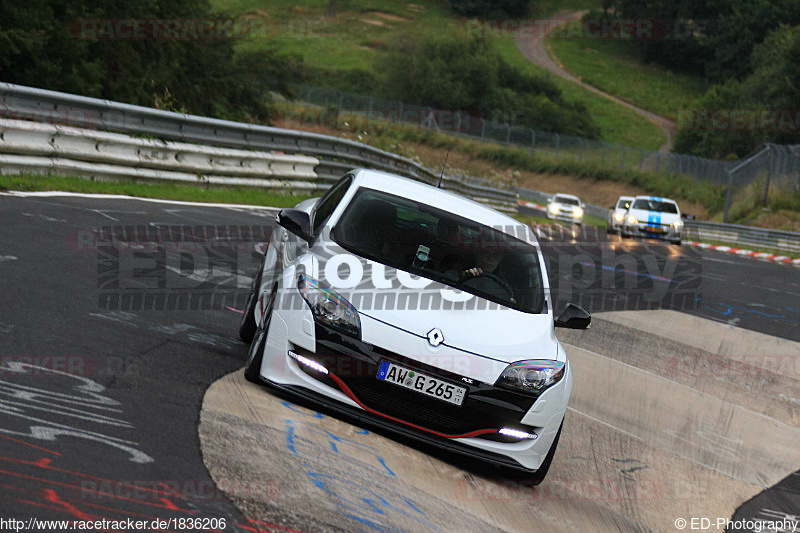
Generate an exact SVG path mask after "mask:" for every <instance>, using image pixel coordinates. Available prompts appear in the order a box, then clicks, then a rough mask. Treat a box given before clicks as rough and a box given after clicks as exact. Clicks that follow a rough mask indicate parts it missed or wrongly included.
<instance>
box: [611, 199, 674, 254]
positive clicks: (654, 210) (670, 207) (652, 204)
mask: <svg viewBox="0 0 800 533" xmlns="http://www.w3.org/2000/svg"><path fill="white" fill-rule="evenodd" d="M682 234H683V220H681V210H680V209H679V208H678V204H677V203H676V202H675V200H670V199H669V198H660V197H658V196H637V197H635V198H634V200H633V203H632V204H631V206H630V208H628V211H627V213H626V214H625V223H624V224H623V226H622V236H623V237H647V238H651V239H662V240H665V241H670V242H672V243H673V244H680V243H681V236H682Z"/></svg>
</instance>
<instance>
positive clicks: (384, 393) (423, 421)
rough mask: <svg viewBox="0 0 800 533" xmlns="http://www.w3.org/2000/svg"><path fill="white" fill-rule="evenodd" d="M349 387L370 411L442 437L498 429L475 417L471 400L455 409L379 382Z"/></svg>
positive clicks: (357, 382)
mask: <svg viewBox="0 0 800 533" xmlns="http://www.w3.org/2000/svg"><path fill="white" fill-rule="evenodd" d="M376 372H377V370H376ZM347 385H348V387H350V389H351V390H352V391H353V394H355V395H356V397H357V398H358V399H359V400H361V402H362V403H363V404H364V405H366V406H367V407H369V408H371V409H374V410H376V411H378V412H380V413H382V414H385V415H388V416H391V417H394V418H398V419H400V420H404V421H406V422H409V423H411V424H415V425H418V426H422V427H424V428H427V429H431V430H433V431H438V432H440V433H445V434H448V435H460V434H463V433H468V432H470V431H475V430H478V429H489V428H494V427H496V425H497V420H496V419H494V420H492V419H491V418H490V417H481V416H479V415H478V416H476V415H477V413H475V412H474V409H470V406H469V404H470V401H469V399H467V400H465V401H464V403H463V404H462V405H460V406H459V405H453V404H449V403H446V402H444V401H442V400H436V399H434V398H429V397H427V396H424V395H423V394H422V393H419V392H415V391H412V390H408V389H404V388H403V387H401V386H399V385H394V384H392V383H387V382H385V381H381V380H379V379H377V378H373V379H372V380H370V379H359V380H352V381H351V382H350V383H347Z"/></svg>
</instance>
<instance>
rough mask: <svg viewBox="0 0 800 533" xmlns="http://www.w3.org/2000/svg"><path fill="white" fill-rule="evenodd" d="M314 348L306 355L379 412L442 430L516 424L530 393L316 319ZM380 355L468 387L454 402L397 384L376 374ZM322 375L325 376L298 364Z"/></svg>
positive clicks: (327, 380) (460, 431) (452, 432)
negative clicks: (474, 378)
mask: <svg viewBox="0 0 800 533" xmlns="http://www.w3.org/2000/svg"><path fill="white" fill-rule="evenodd" d="M316 335H317V351H316V353H315V354H307V357H310V358H312V359H314V360H315V361H317V362H319V363H321V364H323V365H324V366H325V367H326V368H327V369H328V370H329V371H331V373H332V374H334V375H336V377H337V378H339V379H340V380H341V381H342V382H344V383H345V385H347V387H348V388H349V389H350V391H351V392H352V393H353V394H354V395H355V397H356V398H357V399H358V401H359V402H361V403H362V404H363V405H365V406H366V407H368V408H369V409H372V410H374V411H377V412H378V413H380V414H383V415H386V416H390V417H393V418H396V419H398V420H402V421H404V422H407V423H410V424H414V425H416V426H420V427H422V428H425V429H428V430H430V431H435V432H438V433H443V434H446V435H462V434H465V433H470V432H473V431H479V430H483V429H500V428H502V427H506V426H509V425H512V426H513V425H517V424H519V421H520V419H521V418H522V416H524V414H525V413H526V412H527V411H528V409H530V407H531V406H532V405H533V402H534V401H535V399H536V398H535V397H533V396H531V395H528V394H523V393H519V392H516V391H510V390H506V389H500V388H497V387H494V386H493V385H489V384H486V383H477V382H476V383H472V384H467V383H465V382H463V381H462V380H461V376H458V375H456V374H452V373H450V372H447V371H444V370H441V369H439V368H436V367H433V366H430V365H426V364H422V363H419V362H417V361H414V360H412V359H408V358H406V357H404V356H402V355H399V354H396V353H392V352H389V351H387V350H384V349H381V348H379V347H377V346H373V345H371V344H368V343H364V342H362V341H359V340H357V339H353V338H351V337H347V336H346V335H342V334H340V333H338V332H336V331H334V330H331V329H329V328H327V327H324V326H321V325H319V324H317V326H316ZM382 360H386V361H391V362H394V363H397V364H399V365H402V366H404V367H406V368H410V369H414V370H417V371H419V372H422V373H424V374H427V375H429V376H433V377H436V378H438V379H442V380H445V381H447V382H449V383H452V384H454V385H458V386H461V387H464V388H466V389H467V394H466V397H465V399H464V402H463V403H462V404H461V405H460V406H459V405H454V404H451V403H448V402H445V401H442V400H438V399H436V398H432V397H429V396H426V395H424V394H422V393H420V392H416V391H414V390H410V389H406V388H404V387H401V386H399V385H395V384H393V383H389V382H386V381H383V380H379V379H378V378H377V377H376V376H377V374H378V367H379V366H380V362H381V361H382ZM300 366H301V368H303V370H304V371H305V372H306V373H307V374H309V375H311V376H313V377H315V378H317V379H320V380H321V381H324V382H325V383H326V384H328V385H334V382H333V381H332V380H330V378H328V377H327V376H323V375H322V374H319V373H318V372H315V371H313V370H311V369H308V368H307V367H305V365H300Z"/></svg>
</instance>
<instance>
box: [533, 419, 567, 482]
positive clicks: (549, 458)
mask: <svg viewBox="0 0 800 533" xmlns="http://www.w3.org/2000/svg"><path fill="white" fill-rule="evenodd" d="M563 427H564V421H563V420H562V421H561V425H560V426H558V433H556V438H555V440H554V441H553V445H552V446H550V451H549V452H547V455H546V456H545V458H544V461H542V466H540V467H539V470H537V471H536V472H534V473H533V476H532V477H531V483H532V484H533V485H534V486H536V485H539V484H541V482H542V481H544V478H545V476H547V471H548V470H550V464H551V463H552V462H553V456H555V454H556V448H557V447H558V439H559V438H561V428H563Z"/></svg>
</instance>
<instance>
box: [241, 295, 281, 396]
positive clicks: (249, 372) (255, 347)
mask: <svg viewBox="0 0 800 533" xmlns="http://www.w3.org/2000/svg"><path fill="white" fill-rule="evenodd" d="M276 292H277V287H276V288H273V290H272V293H271V294H270V296H269V301H268V302H267V305H266V306H265V307H264V316H263V317H262V318H261V324H260V325H259V326H258V327H257V328H256V329H255V331H254V332H253V342H251V343H250V350H249V351H248V353H247V363H246V364H245V365H244V377H245V379H246V380H247V381H249V382H251V383H256V384H261V362H262V361H263V360H264V349H265V348H266V344H267V333H268V332H269V323H270V320H271V319H272V308H273V307H274V305H275V293H276Z"/></svg>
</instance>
